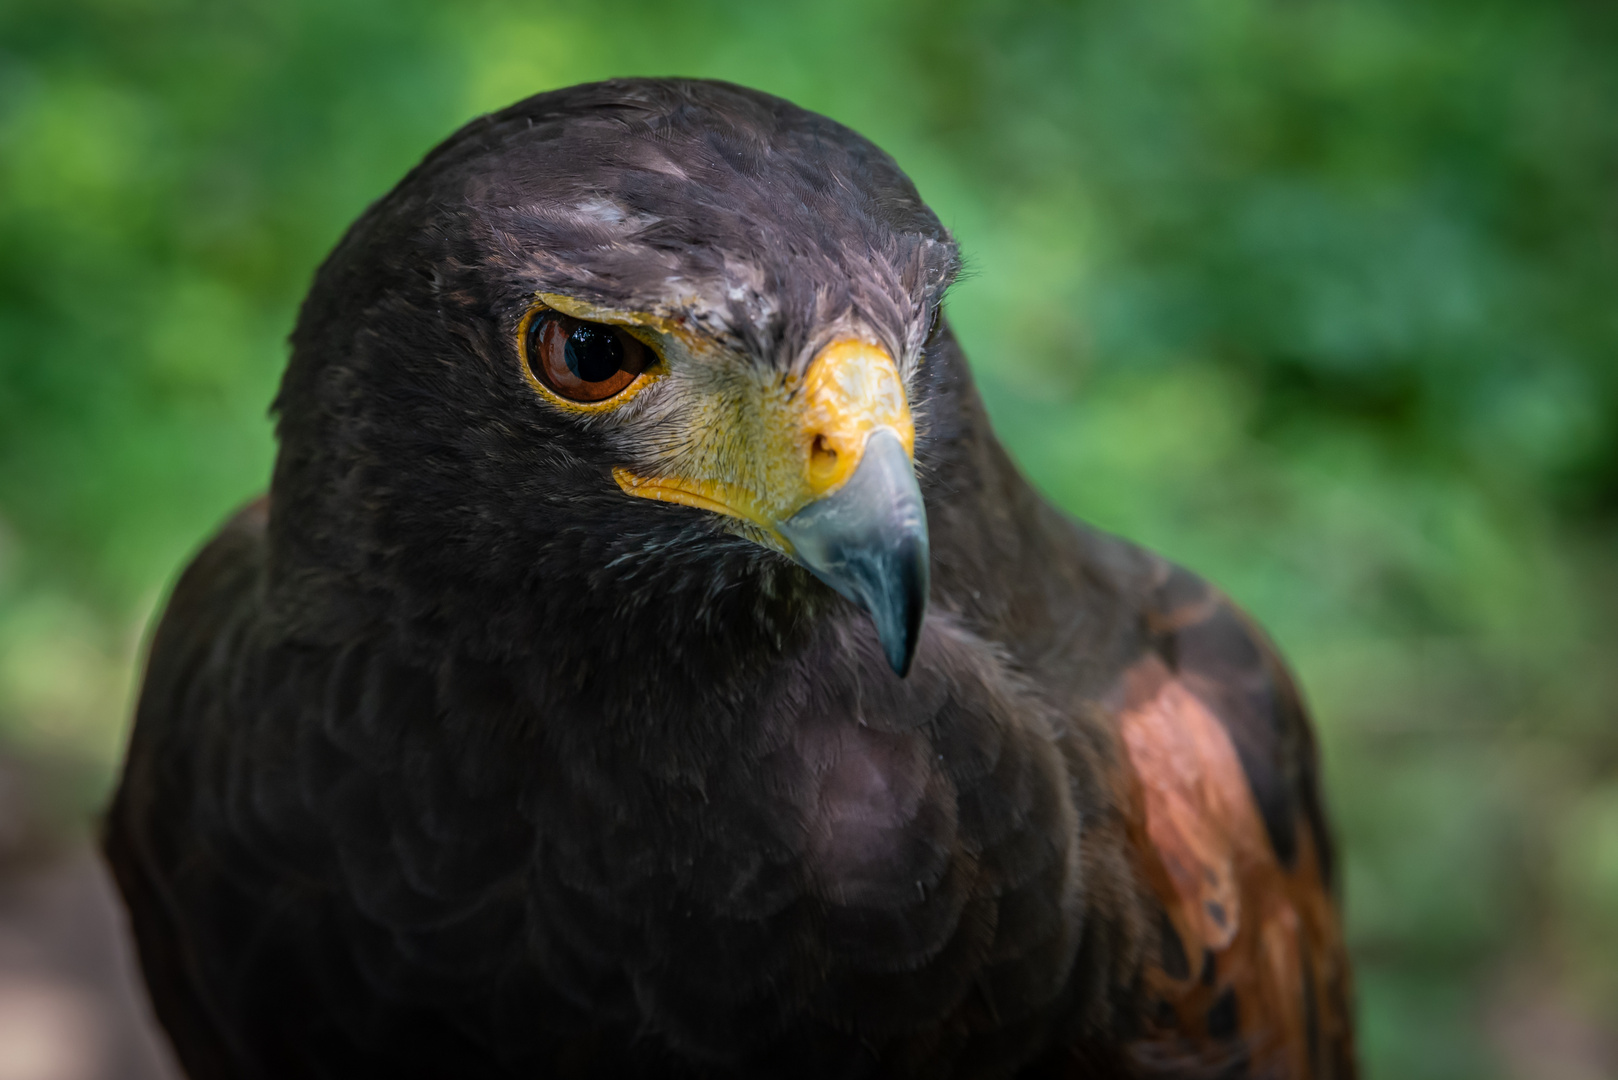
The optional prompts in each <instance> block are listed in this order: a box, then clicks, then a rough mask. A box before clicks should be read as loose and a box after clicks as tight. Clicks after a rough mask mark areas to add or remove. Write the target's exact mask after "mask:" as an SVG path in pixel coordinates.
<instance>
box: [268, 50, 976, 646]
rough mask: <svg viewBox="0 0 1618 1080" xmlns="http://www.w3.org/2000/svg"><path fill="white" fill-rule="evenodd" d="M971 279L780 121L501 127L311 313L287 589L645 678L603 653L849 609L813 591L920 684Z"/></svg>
mask: <svg viewBox="0 0 1618 1080" xmlns="http://www.w3.org/2000/svg"><path fill="white" fill-rule="evenodd" d="M955 268H956V249H955V246H954V244H953V242H952V241H951V239H950V237H949V235H948V233H947V232H946V231H945V230H944V228H943V227H942V226H941V225H940V224H939V222H938V219H937V218H936V217H935V216H934V215H933V214H932V212H931V211H930V210H928V208H927V207H926V206H925V205H924V204H923V203H922V201H921V199H920V197H919V196H918V195H917V194H916V190H915V188H914V187H913V186H912V185H911V183H910V181H909V180H908V179H907V178H906V177H905V175H904V174H903V173H902V172H900V170H899V168H898V167H897V166H896V165H895V164H894V162H893V161H892V159H890V158H889V157H888V156H887V155H886V154H884V153H883V152H882V151H881V150H879V149H877V148H876V147H875V146H873V145H872V144H871V143H869V142H867V141H866V140H865V139H863V138H861V137H860V136H858V135H856V134H854V133H853V132H851V131H849V130H848V129H846V128H844V127H841V126H839V125H837V124H835V123H833V122H831V121H829V120H827V119H825V118H823V117H820V116H817V115H815V114H813V113H809V112H805V111H804V110H802V109H799V108H796V107H794V106H792V105H790V104H788V103H787V102H785V101H781V100H779V99H777V98H772V97H769V96H767V95H764V94H760V93H757V92H754V91H749V90H744V89H742V88H739V87H735V86H730V85H727V84H723V83H713V82H699V81H685V80H622V81H614V82H607V83H600V84H595V85H589V86H581V87H574V88H571V89H568V90H562V91H558V92H555V93H550V94H541V95H539V96H537V97H533V98H530V99H528V100H527V101H524V102H521V103H519V104H517V105H514V106H512V107H511V108H509V109H506V110H505V111H503V112H500V113H497V114H494V115H492V116H488V117H485V118H483V119H480V120H477V121H474V122H473V123H471V124H469V125H468V126H467V127H465V128H463V129H462V130H461V131H460V132H458V133H456V134H455V135H454V136H452V137H451V138H450V139H449V140H448V141H446V142H445V143H444V144H443V145H441V146H440V147H438V148H437V149H436V150H434V151H433V152H432V153H431V154H430V155H428V157H427V158H426V160H425V161H423V162H422V163H421V164H420V165H419V166H418V167H417V168H416V169H414V170H413V171H412V172H411V173H410V174H409V175H408V176H407V177H405V179H404V180H403V181H402V182H401V183H400V184H399V186H398V187H396V188H395V189H394V190H393V191H392V192H391V193H390V194H388V195H387V196H386V197H385V198H383V199H382V200H381V201H380V202H378V203H377V204H376V205H375V206H373V207H372V208H371V209H370V211H369V212H367V213H366V214H365V215H364V216H363V217H362V218H361V219H360V220H359V221H358V222H357V223H356V224H355V225H354V227H353V228H352V229H351V230H350V231H349V233H348V235H347V237H346V238H345V239H344V240H343V242H342V243H341V244H340V245H339V246H338V248H337V250H336V251H335V252H334V253H333V255H332V256H331V258H330V259H329V260H328V261H327V263H326V265H325V266H324V267H323V268H322V270H321V271H320V274H319V276H318V277H317V280H316V282H315V285H314V288H313V290H312V291H311V293H310V296H309V299H308V300H307V301H306V303H305V305H304V309H303V314H302V317H301V319H300V322H299V325H298V329H297V331H296V333H295V335H294V338H293V343H294V357H293V362H292V365H291V367H290V369H289V371H288V374H287V377H286V381H285V383H284V385H283V388H282V391H281V395H280V397H279V399H278V404H277V408H278V410H279V414H280V428H279V431H280V437H281V440H282V451H281V458H280V461H279V463H278V465H277V470H276V477H275V487H274V498H273V503H272V506H273V509H272V515H273V517H272V520H273V524H272V536H273V538H274V544H275V548H274V552H275V553H274V559H275V564H276V580H277V581H278V582H279V583H282V584H286V583H301V584H298V585H297V589H295V590H293V591H298V590H301V591H302V593H303V594H308V593H309V590H310V588H311V587H314V586H312V585H311V583H324V584H326V585H334V584H335V585H340V586H341V590H340V591H342V592H343V594H344V595H345V596H347V597H349V598H350V599H349V603H350V606H352V605H353V604H356V603H357V604H360V605H362V606H365V605H371V606H381V607H385V608H388V609H390V610H392V611H394V612H395V613H396V614H400V615H403V616H405V617H407V618H409V619H412V620H415V621H417V622H422V621H425V622H426V623H428V624H431V623H434V622H439V623H453V622H457V621H459V622H467V621H471V622H473V623H476V624H478V626H479V627H480V632H481V633H483V635H484V636H485V637H486V638H487V639H488V640H489V641H490V642H498V641H500V640H501V639H502V637H512V638H520V637H521V636H522V635H523V634H524V633H526V632H527V630H526V628H525V627H524V625H522V624H523V622H524V621H525V620H524V619H522V618H521V617H519V616H517V615H515V614H513V612H515V611H516V610H518V609H519V608H522V609H526V610H529V611H532V610H535V609H536V608H545V609H547V610H550V611H551V613H552V614H553V615H554V616H555V617H556V618H555V619H552V620H551V621H550V622H549V623H548V624H547V625H552V626H554V625H569V624H570V623H571V624H572V625H577V626H579V627H580V628H581V637H588V639H589V645H588V650H593V651H594V653H596V654H612V656H613V657H614V658H616V659H624V658H625V657H622V656H618V655H617V654H619V653H622V652H625V651H631V650H634V649H637V648H645V642H644V641H642V640H639V639H634V638H633V636H632V635H631V636H626V635H615V634H613V633H611V632H604V631H603V630H602V629H601V627H602V626H607V627H610V626H611V625H612V624H613V623H614V622H615V621H624V620H632V619H635V618H638V617H640V616H641V614H642V613H644V612H645V611H646V610H647V609H650V608H657V607H659V606H662V607H664V608H668V607H670V606H672V607H674V608H678V609H679V611H677V612H675V615H677V616H678V617H680V618H686V619H690V620H702V619H708V618H718V617H719V615H717V614H716V612H718V611H719V609H721V608H723V605H724V604H725V603H727V602H738V603H739V602H744V599H745V602H746V603H749V604H751V605H753V607H755V608H759V609H760V610H762V611H764V612H765V617H764V618H762V619H761V620H760V621H759V622H757V624H756V625H759V626H764V627H767V626H770V625H772V620H771V617H769V615H768V612H769V611H773V610H775V609H776V608H777V607H781V606H783V605H784V606H786V607H792V606H794V605H800V606H801V605H802V604H804V603H808V604H811V606H812V605H813V603H814V601H815V597H816V596H819V597H820V598H821V599H822V600H827V599H829V597H828V595H827V594H825V593H823V592H819V593H817V592H816V590H818V589H819V586H815V585H813V584H812V583H811V582H810V581H809V580H808V578H806V577H804V576H803V575H802V573H801V572H800V571H799V570H798V569H797V568H796V567H794V565H793V564H794V563H795V564H796V565H797V567H802V568H805V569H807V570H808V571H809V572H811V573H812V574H813V575H814V576H815V577H817V578H819V579H820V580H821V581H822V582H824V583H825V584H826V585H829V586H831V588H832V589H835V590H836V591H837V592H838V593H841V594H842V595H843V596H844V597H847V598H848V599H849V600H851V601H853V602H854V603H856V604H858V605H859V606H860V607H862V608H863V609H864V610H865V611H866V612H868V613H869V614H870V616H871V618H872V620H873V621H874V623H875V625H876V628H877V631H878V636H879V637H880V640H881V644H882V647H883V650H884V652H885V653H886V655H887V658H888V660H889V662H890V663H891V664H892V666H893V667H894V669H895V670H897V671H899V672H901V673H902V672H904V671H905V670H906V669H907V668H908V666H909V663H910V658H911V655H912V653H913V651H914V648H915V643H916V636H917V633H918V631H919V627H920V624H921V619H922V614H923V610H924V607H925V604H926V598H927V589H928V572H927V567H928V541H927V523H926V516H925V512H924V510H923V506H922V498H921V494H920V491H919V489H918V486H917V482H916V475H915V466H914V461H915V457H916V451H917V445H918V442H920V443H922V444H923V445H925V442H926V439H927V434H928V425H929V415H928V402H927V400H926V399H925V398H926V395H925V394H924V393H922V392H920V390H919V389H918V388H919V387H920V385H921V382H922V380H921V379H920V378H919V376H918V372H919V370H920V369H921V368H922V367H923V366H924V358H925V353H926V348H927V345H928V341H929V335H930V334H931V333H934V332H935V331H936V328H937V325H938V319H939V303H940V300H941V298H942V295H943V292H944V290H945V288H946V286H947V285H948V284H949V283H950V281H951V278H952V276H953V275H954V272H955ZM789 560H790V561H789ZM744 583H745V584H749V586H750V587H749V588H745V589H744V588H742V587H741V586H742V585H743V584H744ZM753 586H756V587H753ZM316 591H319V590H318V588H316ZM730 594H735V596H734V597H733V596H731V595H730ZM516 596H520V597H522V598H524V603H523V604H520V605H512V604H510V603H508V601H509V600H510V599H511V598H512V597H516ZM305 598H306V599H307V595H306V597H305ZM667 614H668V613H667V612H665V615H667ZM778 614H779V613H778ZM557 619H559V620H560V622H559V623H558V622H557V621H556V620H557ZM587 627H591V628H589V629H588V632H586V628H587ZM547 647H555V648H561V649H567V648H569V647H570V646H569V645H568V644H567V643H550V644H548V645H547ZM580 648H581V650H583V649H584V647H583V646H580ZM604 658H607V657H606V656H602V655H597V656H595V657H593V658H592V657H591V656H584V655H582V654H581V657H580V660H581V662H586V663H587V662H590V661H591V660H592V659H604Z"/></svg>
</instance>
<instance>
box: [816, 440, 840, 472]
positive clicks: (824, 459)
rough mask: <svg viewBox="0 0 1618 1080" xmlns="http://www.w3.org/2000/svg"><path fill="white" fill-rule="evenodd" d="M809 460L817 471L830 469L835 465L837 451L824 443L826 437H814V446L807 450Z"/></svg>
mask: <svg viewBox="0 0 1618 1080" xmlns="http://www.w3.org/2000/svg"><path fill="white" fill-rule="evenodd" d="M809 456H810V460H811V461H813V462H814V465H815V468H817V469H830V468H834V467H835V466H836V465H837V451H836V450H833V449H832V447H831V444H830V443H829V442H827V441H826V436H824V435H816V436H815V441H814V445H813V446H811V447H810V448H809Z"/></svg>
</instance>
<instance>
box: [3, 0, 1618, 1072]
mask: <svg viewBox="0 0 1618 1080" xmlns="http://www.w3.org/2000/svg"><path fill="white" fill-rule="evenodd" d="M621 74H682V75H700V76H712V77H719V78H725V79H730V80H733V81H737V82H742V83H746V84H750V85H753V86H757V87H760V88H762V89H765V90H769V91H772V92H774V93H777V94H781V95H783V96H785V97H788V98H791V99H792V100H794V101H796V102H798V103H799V104H802V105H804V106H807V107H809V108H812V109H816V110H819V111H821V112H824V113H827V114H829V115H830V116H832V117H834V118H836V119H838V120H841V121H843V122H844V123H847V124H849V125H851V126H853V127H854V128H856V129H858V130H860V131H862V132H863V133H865V134H866V135H868V136H870V137H871V138H873V139H874V140H875V141H876V142H878V143H879V144H881V145H882V146H884V147H885V148H886V149H888V150H889V151H890V152H891V153H892V154H893V155H894V156H895V157H896V158H897V159H898V160H899V163H900V164H901V165H902V166H904V167H905V168H906V169H907V170H908V171H909V172H910V174H911V175H912V176H913V177H914V178H915V180H916V182H917V184H918V186H919V187H920V189H921V192H922V194H923V195H924V196H925V197H926V198H927V199H928V200H929V201H930V202H931V203H932V205H933V206H934V207H935V208H936V209H937V210H938V212H939V214H940V216H941V217H942V219H943V220H944V222H945V224H946V225H947V226H948V227H949V228H950V229H952V230H953V231H954V232H955V234H956V236H957V237H958V238H959V240H960V242H961V244H962V246H963V248H964V249H965V252H966V257H967V265H968V268H969V275H968V277H967V278H966V279H965V280H964V281H963V282H962V283H961V284H960V285H958V286H957V288H956V289H955V291H954V292H953V294H952V295H951V298H950V305H949V312H950V317H951V318H952V319H953V321H954V322H955V324H956V327H957V329H958V331H959V333H960V335H961V337H962V339H963V340H964V343H965V345H966V348H967V351H968V354H969V355H970V356H971V357H972V360H973V362H974V365H975V368H976V370H977V373H978V376H979V378H980V380H981V382H982V385H983V388H984V393H985V395H986V397H987V399H988V401H989V403H990V407H991V410H992V412H993V416H994V419H995V422H996V425H997V427H998V429H999V432H1000V435H1001V437H1002V439H1003V440H1004V441H1005V442H1006V443H1007V444H1008V446H1009V447H1010V449H1011V450H1012V452H1013V454H1014V455H1015V456H1016V458H1017V459H1018V461H1019V462H1020V463H1021V465H1022V467H1023V468H1024V469H1025V470H1026V471H1027V472H1028V474H1029V475H1030V476H1031V477H1032V478H1033V479H1034V480H1035V482H1036V483H1037V484H1038V485H1039V487H1040V488H1041V489H1042V490H1044V491H1045V492H1046V493H1048V494H1049V496H1050V497H1051V498H1052V499H1054V500H1056V501H1057V502H1058V503H1060V504H1061V505H1062V506H1063V507H1065V508H1067V509H1068V510H1069V511H1071V512H1072V513H1074V514H1077V515H1080V516H1082V517H1084V518H1087V519H1089V520H1091V521H1093V522H1095V523H1097V524H1099V525H1101V526H1103V527H1105V528H1108V529H1111V530H1114V531H1117V532H1120V533H1123V534H1125V535H1127V536H1129V537H1132V538H1134V539H1137V540H1140V541H1142V542H1144V543H1147V544H1149V545H1151V546H1154V547H1156V548H1158V549H1160V550H1161V551H1163V552H1165V553H1167V554H1168V555H1170V556H1172V557H1174V558H1176V559H1178V560H1180V561H1182V562H1184V563H1186V564H1187V565H1189V566H1191V567H1192V568H1194V569H1196V570H1198V571H1200V572H1202V573H1204V574H1205V575H1207V576H1209V577H1211V578H1212V579H1213V580H1215V581H1216V582H1218V583H1219V584H1221V585H1222V586H1223V587H1224V588H1226V589H1227V590H1228V591H1230V592H1231V593H1232V594H1233V595H1234V596H1235V597H1236V598H1237V599H1238V600H1240V601H1241V602H1242V603H1243V604H1245V605H1246V606H1247V607H1248V608H1249V609H1250V610H1251V611H1253V612H1254V613H1255V614H1256V615H1257V616H1258V617H1259V619H1260V620H1261V621H1263V622H1264V623H1265V625H1266V626H1268V627H1269V628H1270V630H1271V632H1272V633H1273V634H1274V636H1275V637H1276V638H1277V639H1278V641H1279V642H1280V643H1281V645H1282V647H1283V648H1284V649H1285V650H1286V652H1287V654H1288V655H1289V657H1290V658H1291V660H1292V662H1293V663H1294V665H1295V666H1296V668H1297V669H1298V672H1299V674H1300V676H1301V679H1302V682H1303V684H1304V686H1305V688H1306V690H1307V692H1308V694H1309V696H1310V698H1311V700H1312V702H1313V705H1314V709H1315V713H1316V716H1317V719H1318V723H1319V726H1320V729H1321V733H1322V740H1323V744H1324V752H1325V755H1326V772H1327V775H1328V778H1329V794H1330V796H1331V803H1332V808H1333V810H1334V812H1335V815H1336V818H1337V821H1338V825H1339V831H1340V833H1341V842H1342V847H1343V850H1344V853H1345V860H1346V884H1347V888H1346V905H1347V912H1348V921H1349V927H1350V937H1351V941H1352V945H1353V950H1354V954H1355V957H1356V961H1357V964H1358V971H1359V998H1360V1017H1361V1026H1362V1029H1363V1052H1364V1056H1365V1058H1366V1060H1367V1064H1368V1066H1369V1069H1368V1071H1369V1074H1370V1075H1371V1076H1373V1077H1382V1078H1388V1080H1401V1078H1408V1080H1418V1078H1434V1080H1436V1078H1454V1080H1480V1078H1482V1080H1487V1078H1490V1077H1522V1078H1530V1077H1532V1078H1541V1077H1586V1076H1592V1077H1593V1076H1598V1075H1608V1074H1606V1073H1602V1072H1600V1071H1599V1070H1600V1068H1601V1065H1600V1064H1599V1062H1601V1061H1610V1060H1611V1059H1610V1058H1602V1057H1601V1056H1600V1055H1601V1054H1602V1053H1606V1052H1607V1050H1604V1049H1603V1048H1602V1047H1600V1046H1596V1047H1594V1048H1593V1049H1592V1047H1591V1046H1590V1045H1588V1044H1590V1043H1591V1040H1595V1041H1597V1042H1599V1041H1600V1040H1601V1039H1602V1038H1606V1037H1607V1036H1606V1034H1605V1033H1608V1032H1611V1031H1613V1030H1618V629H1615V626H1618V6H1615V5H1611V4H1605V3H1597V2H1595V0H1585V2H1576V0H1567V2H1553V0H1516V2H1503V0H1357V2H1348V0H1089V2H1070V3H1055V2H1049V3H1046V2H1027V0H1018V2H1007V0H942V2H940V0H934V2H929V3H922V2H920V0H833V2H825V3H817V4H814V5H813V6H801V7H800V6H794V5H786V4H781V5H776V4H764V3H757V2H747V0H737V2H720V0H693V2H689V3H683V4H678V5H674V4H659V3H650V2H644V0H642V2H636V0H612V2H606V3H599V4H595V5H588V4H579V3H550V2H544V0H528V2H499V0H489V2H484V3H457V4H442V5H436V6H429V5H423V4H420V3H410V2H400V0H387V2H383V0H343V2H335V0H252V2H214V3H187V2H181V0H0V748H3V749H4V752H5V753H7V754H9V755H11V756H14V757H17V758H19V759H21V760H24V761H26V762H29V763H30V765H29V768H30V769H32V770H34V771H36V772H37V773H38V774H39V775H41V776H49V777H51V778H52V780H51V784H50V791H51V793H52V794H51V798H52V799H53V800H54V806H55V811H56V812H57V813H60V814H63V815H66V816H67V817H74V816H77V817H79V818H84V817H86V816H87V815H88V814H89V813H90V812H91V811H93V809H94V808H95V807H96V806H97V805H98V804H99V802H100V800H101V799H102V798H103V797H104V794H105V792H106V789H107V785H108V784H109V783H110V778H111V776H112V775H113V769H114V766H115V762H116V759H117V755H118V753H119V751H120V745H121V740H122V738H123V735H124V731H125V727H126V724H127V718H128V712H129V700H130V695H131V692H132V685H133V671H134V667H135V664H136V662H137V657H138V655H139V649H140V642H141V635H142V634H143V632H144V629H145V626H146V623H147V620H148V619H149V618H150V616H151V614H152V612H153V610H154V606H155V605H156V604H158V603H159V601H160V599H161V597H162V595H163V593H164V590H165V588H166V586H167V584H168V583H169V582H171V581H172V579H173V576H174V574H175V572H176V571H177V569H178V567H179V566H180V565H181V564H182V562H183V560H184V559H185V558H186V556H187V553H188V552H189V551H191V550H192V549H193V548H194V547H195V546H196V545H197V544H198V543H199V541H201V540H202V538H203V537H205V536H206V535H207V533H208V532H209V531H210V529H212V527H213V526H214V525H215V524H216V523H217V522H218V521H219V520H220V519H221V518H222V517H223V516H224V515H225V514H227V513H228V512H229V511H230V510H231V508H232V507H234V506H235V505H237V504H238V503H240V502H242V501H243V500H245V499H247V498H248V497H250V496H251V495H253V494H254V493H256V492H258V491H259V490H261V489H262V488H263V487H264V485H265V482H266V478H267V475H268V470H269V468H270V464H271V461H272V457H273V453H274V447H273V442H272V437H271V427H270V423H269V420H268V418H267V415H266V409H267V406H268V404H269V401H270V399H271V397H272V395H273V393H274V390H275V386H276V380H277V377H278V375H279V372H280V369H281V366H282V365H283V363H284V362H285V359H286V352H287V350H286V344H285V342H286V336H287V334H288V332H289V330H290V328H291V325H292V321H293V318H294V314H295V311H296V307H297V304H298V302H299V299H300V298H301V295H302V293H303V290H304V289H305V287H306V286H307V284H308V282H309V280H310V276H311V274H312V272H313V270H314V268H315V266H316V264H317V263H318V262H319V260H320V259H321V258H322V257H323V256H324V254H325V253H326V251H327V250H328V249H329V248H330V247H331V246H332V244H333V243H334V242H335V241H336V239H337V238H338V236H339V234H340V233H341V231H342V229H343V228H344V226H345V225H346V224H347V223H348V222H349V221H350V220H351V219H352V218H353V217H354V216H355V215H356V214H358V213H359V211H360V210H361V209H362V208H363V207H364V206H365V205H366V204H367V203H368V202H370V201H371V200H373V199H375V198H377V197H378V196H379V195H381V194H382V193H383V192H385V191H386V190H387V189H388V187H389V186H390V185H391V184H392V183H393V182H394V181H395V180H396V179H397V178H398V177H399V176H400V175H401V174H402V173H403V172H404V171H405V170H406V169H407V168H409V167H410V165H411V164H412V163H414V162H415V161H416V160H417V159H418V158H419V157H420V156H421V155H422V154H423V153H424V152H425V151H426V150H427V149H428V148H429V147H431V146H432V145H433V144H434V143H435V142H437V141H438V140H439V139H441V138H443V137H444V136H445V135H447V134H448V133H449V132H450V131H452V130H453V129H454V128H456V127H457V126H459V125H460V124H461V123H463V122H464V121H466V120H467V119H469V118H471V117H472V116H474V115H476V114H478V113H480V112H483V111H486V110H489V109H492V108H497V107H499V106H503V105H505V104H508V103H509V102H511V101H513V100H515V99H517V98H520V97H523V96H526V95H528V94H530V93H534V92H536V91H540V90H544V89H548V88H552V87H557V86H562V85H566V84H569V83H574V82H580V81H585V80H590V79H597V78H603V77H607V76H612V75H621ZM1608 1049H1610V1047H1609V1048H1608ZM1581 1055H1583V1056H1581ZM1591 1055H1595V1056H1591ZM1558 1062H1560V1063H1561V1064H1557V1063H1558ZM1591 1062H1596V1063H1597V1064H1595V1065H1593V1066H1592V1065H1591V1064H1590V1063H1591ZM1590 1068H1593V1069H1596V1070H1598V1071H1588V1069H1590ZM1579 1069H1586V1070H1587V1071H1583V1072H1581V1071H1578V1070H1579ZM1558 1070H1560V1071H1558Z"/></svg>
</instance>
